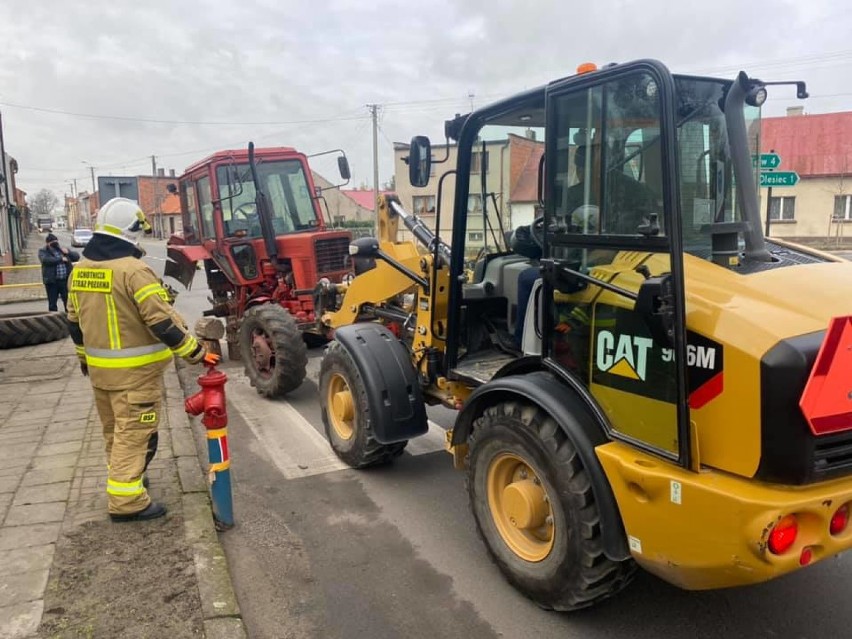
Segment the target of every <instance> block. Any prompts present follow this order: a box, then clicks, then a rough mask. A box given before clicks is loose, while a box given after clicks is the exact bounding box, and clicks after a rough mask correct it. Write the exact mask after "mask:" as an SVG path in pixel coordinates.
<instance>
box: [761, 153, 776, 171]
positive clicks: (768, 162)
mask: <svg viewBox="0 0 852 639" xmlns="http://www.w3.org/2000/svg"><path fill="white" fill-rule="evenodd" d="M779 166H781V156H780V155H778V154H777V153H761V154H760V168H761V169H777V168H778V167H779Z"/></svg>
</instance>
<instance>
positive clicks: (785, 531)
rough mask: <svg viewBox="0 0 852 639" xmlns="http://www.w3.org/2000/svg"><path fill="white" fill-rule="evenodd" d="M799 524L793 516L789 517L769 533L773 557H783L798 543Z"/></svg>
mask: <svg viewBox="0 0 852 639" xmlns="http://www.w3.org/2000/svg"><path fill="white" fill-rule="evenodd" d="M798 533H799V524H798V523H797V522H796V518H795V516H793V515H787V516H786V517H784V518H783V519H781V521H779V522H778V523H777V524H775V527H774V528H773V529H772V532H771V533H769V551H770V552H771V553H772V554H773V555H782V554H784V553H785V552H787V551H788V550H790V546H792V545H793V544H794V543H795V542H796V535H797V534H798Z"/></svg>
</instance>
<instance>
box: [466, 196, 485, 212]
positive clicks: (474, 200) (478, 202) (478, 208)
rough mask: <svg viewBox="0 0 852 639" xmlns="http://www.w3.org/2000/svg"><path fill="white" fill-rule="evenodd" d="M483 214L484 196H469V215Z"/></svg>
mask: <svg viewBox="0 0 852 639" xmlns="http://www.w3.org/2000/svg"><path fill="white" fill-rule="evenodd" d="M481 212H482V195H481V194H479V193H471V194H470V195H468V196H467V213H468V215H470V214H471V213H481Z"/></svg>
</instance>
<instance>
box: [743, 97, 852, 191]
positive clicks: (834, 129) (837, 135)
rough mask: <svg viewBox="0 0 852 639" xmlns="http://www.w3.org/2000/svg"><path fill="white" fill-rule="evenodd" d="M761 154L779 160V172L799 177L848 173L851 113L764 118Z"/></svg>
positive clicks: (851, 167) (850, 170)
mask: <svg viewBox="0 0 852 639" xmlns="http://www.w3.org/2000/svg"><path fill="white" fill-rule="evenodd" d="M760 133H761V136H760V137H761V139H760V147H761V149H760V150H761V152H762V153H769V152H770V150H772V151H774V152H775V153H777V154H778V155H780V156H781V166H779V167H778V170H779V171H795V172H796V173H798V174H799V175H800V176H802V177H828V176H834V175H842V174H845V173H852V111H845V112H842V113H820V114H814V115H794V116H787V117H780V118H765V119H764V120H763V121H762V123H761V131H760Z"/></svg>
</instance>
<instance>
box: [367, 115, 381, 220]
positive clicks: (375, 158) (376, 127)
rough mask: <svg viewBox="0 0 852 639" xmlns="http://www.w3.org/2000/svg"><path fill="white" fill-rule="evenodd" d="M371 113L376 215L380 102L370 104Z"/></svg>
mask: <svg viewBox="0 0 852 639" xmlns="http://www.w3.org/2000/svg"><path fill="white" fill-rule="evenodd" d="M367 106H368V107H369V108H370V114H371V115H372V118H373V210H374V211H375V213H376V215H378V213H379V211H378V209H379V121H378V112H379V105H378V104H368V105H367Z"/></svg>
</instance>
